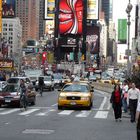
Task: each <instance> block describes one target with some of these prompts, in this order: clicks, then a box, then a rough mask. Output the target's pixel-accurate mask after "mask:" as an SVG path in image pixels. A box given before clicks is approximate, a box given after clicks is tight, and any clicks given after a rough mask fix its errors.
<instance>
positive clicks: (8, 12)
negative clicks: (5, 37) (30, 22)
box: [2, 0, 15, 18]
mask: <svg viewBox="0 0 140 140" xmlns="http://www.w3.org/2000/svg"><path fill="white" fill-rule="evenodd" d="M2 17H3V18H10V17H11V18H13V17H15V0H2Z"/></svg>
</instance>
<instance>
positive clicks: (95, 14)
mask: <svg viewBox="0 0 140 140" xmlns="http://www.w3.org/2000/svg"><path fill="white" fill-rule="evenodd" d="M87 19H91V20H98V19H99V4H98V0H88V1H87Z"/></svg>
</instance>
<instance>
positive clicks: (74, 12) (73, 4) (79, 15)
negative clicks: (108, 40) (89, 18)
mask: <svg viewBox="0 0 140 140" xmlns="http://www.w3.org/2000/svg"><path fill="white" fill-rule="evenodd" d="M82 23H83V0H74V1H73V0H60V1H59V33H60V34H82V30H83V28H82V26H83V24H82Z"/></svg>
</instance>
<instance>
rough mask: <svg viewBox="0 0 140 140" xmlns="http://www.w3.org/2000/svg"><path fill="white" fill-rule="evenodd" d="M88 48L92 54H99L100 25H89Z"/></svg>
mask: <svg viewBox="0 0 140 140" xmlns="http://www.w3.org/2000/svg"><path fill="white" fill-rule="evenodd" d="M86 42H87V50H89V51H90V53H91V54H99V27H98V26H87V36H86Z"/></svg>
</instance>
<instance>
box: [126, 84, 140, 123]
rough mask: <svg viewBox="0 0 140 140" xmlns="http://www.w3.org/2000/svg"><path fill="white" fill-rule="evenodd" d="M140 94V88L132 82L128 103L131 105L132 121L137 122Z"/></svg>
mask: <svg viewBox="0 0 140 140" xmlns="http://www.w3.org/2000/svg"><path fill="white" fill-rule="evenodd" d="M139 96H140V90H139V89H138V88H136V85H135V83H132V88H130V89H129V90H128V97H127V103H128V105H129V107H130V115H131V120H130V121H131V122H132V123H133V122H135V116H136V109H137V103H138V99H139Z"/></svg>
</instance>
